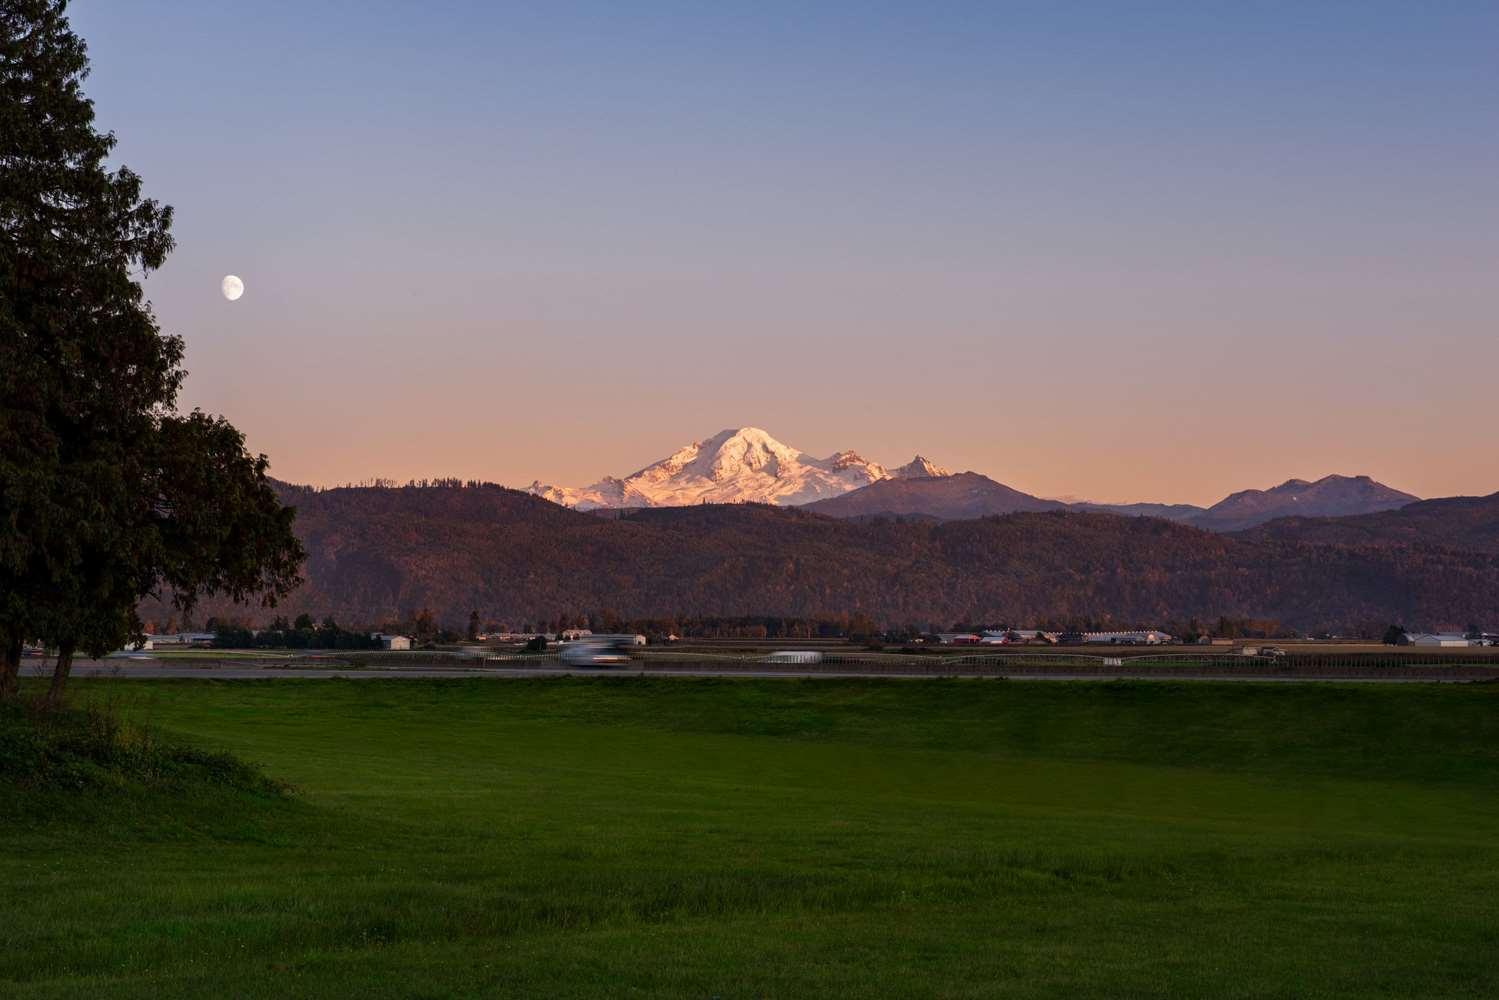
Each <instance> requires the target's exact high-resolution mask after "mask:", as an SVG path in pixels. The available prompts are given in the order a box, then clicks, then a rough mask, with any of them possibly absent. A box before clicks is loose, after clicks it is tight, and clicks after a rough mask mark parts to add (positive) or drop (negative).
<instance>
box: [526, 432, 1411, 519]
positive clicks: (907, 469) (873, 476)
mask: <svg viewBox="0 0 1499 1000" xmlns="http://www.w3.org/2000/svg"><path fill="white" fill-rule="evenodd" d="M528 492H530V493H532V494H533V495H535V496H539V497H543V498H545V499H547V500H551V501H553V502H554V503H558V504H561V505H563V506H566V507H573V508H576V509H578V510H596V509H601V508H639V507H679V506H684V505H687V504H697V503H746V502H752V503H769V504H775V505H778V506H798V505H805V506H806V507H807V509H809V510H813V511H816V512H817V513H819V514H826V515H827V516H829V517H840V518H849V517H871V516H876V515H887V516H898V517H906V518H926V519H934V520H963V519H967V518H974V517H984V516H989V515H995V514H1014V513H1021V512H1034V511H1047V510H1075V511H1083V512H1092V513H1109V514H1120V515H1124V516H1129V517H1155V518H1162V519H1164V520H1168V521H1175V522H1178V523H1181V524H1190V525H1193V526H1195V527H1199V528H1206V529H1208V530H1210V531H1240V530H1243V529H1245V528H1250V527H1253V526H1255V525H1257V524H1263V523H1265V522H1266V521H1270V520H1272V519H1274V518H1277V517H1284V516H1287V515H1298V516H1306V517H1344V516H1348V515H1354V514H1370V513H1377V512H1379V511H1385V510H1392V509H1396V508H1399V507H1402V506H1404V505H1405V504H1408V503H1413V502H1415V501H1417V500H1419V499H1420V498H1419V497H1416V496H1413V495H1411V494H1409V493H1403V492H1401V491H1400V490H1396V489H1393V488H1391V487H1389V486H1385V485H1383V484H1382V483H1377V482H1375V481H1374V480H1372V479H1370V478H1369V477H1368V476H1326V477H1324V478H1322V479H1319V480H1317V481H1316V482H1308V481H1306V480H1303V479H1291V480H1287V481H1286V482H1284V483H1282V484H1281V485H1279V486H1275V487H1272V488H1270V489H1267V490H1242V491H1240V492H1238V493H1234V494H1232V495H1231V496H1228V497H1225V498H1224V499H1223V500H1221V501H1219V502H1218V503H1216V504H1214V505H1213V506H1211V507H1206V508H1204V507H1197V506H1193V505H1191V504H1163V503H1132V504H1103V503H1091V502H1087V501H1078V502H1071V503H1068V502H1063V501H1060V500H1048V499H1043V498H1041V497H1036V496H1032V495H1031V494H1029V493H1025V492H1022V491H1020V490H1017V489H1015V488H1013V487H1010V486H1006V485H1004V484H1003V483H998V482H995V481H994V480H992V479H990V478H988V477H987V476H983V475H980V474H979V473H976V472H960V473H957V474H956V475H954V474H951V473H949V472H948V470H946V469H944V468H942V467H941V466H938V465H935V464H934V463H932V462H931V461H929V460H927V459H925V458H923V457H922V456H920V455H917V456H916V457H915V458H914V459H913V460H911V461H910V462H908V463H906V464H905V465H902V466H899V467H898V468H894V469H886V468H885V467H884V466H881V465H880V464H879V463H877V462H871V461H869V460H867V459H864V458H862V457H861V456H859V455H858V454H856V453H855V452H852V451H841V452H838V453H836V454H834V455H831V456H829V457H827V458H821V459H819V458H813V457H811V456H808V455H807V454H806V453H805V452H802V451H800V450H798V449H796V448H793V447H791V446H789V445H786V444H783V443H781V442H780V441H777V440H776V439H775V438H773V437H771V436H770V435H769V434H768V433H766V432H765V431H763V430H760V429H759V428H757V427H741V428H739V429H737V430H733V429H731V430H725V431H720V432H719V433H718V434H715V435H713V436H712V437H710V438H707V439H705V440H703V441H698V442H694V443H693V444H690V445H687V446H686V447H684V448H681V449H679V450H678V451H677V452H675V453H674V454H672V455H671V456H670V457H668V458H664V459H662V460H661V461H659V462H655V463H653V464H651V465H648V466H646V467H645V468H644V469H641V470H640V471H638V472H635V473H633V474H631V475H629V476H626V477H624V478H623V479H616V478H613V477H607V476H606V477H605V478H603V479H601V480H599V481H598V482H596V483H594V484H593V485H592V486H586V487H579V488H569V487H558V486H547V485H543V484H542V483H540V482H536V483H532V484H531V486H530V488H529V490H528Z"/></svg>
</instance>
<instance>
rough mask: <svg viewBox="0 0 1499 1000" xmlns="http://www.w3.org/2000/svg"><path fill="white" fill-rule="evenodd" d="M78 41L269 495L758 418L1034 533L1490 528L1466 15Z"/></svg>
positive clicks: (489, 15) (604, 460)
mask: <svg viewBox="0 0 1499 1000" xmlns="http://www.w3.org/2000/svg"><path fill="white" fill-rule="evenodd" d="M70 11H71V16H72V20H73V24H74V27H75V28H76V29H77V30H78V31H79V33H80V34H82V35H83V36H84V37H85V39H86V40H87V41H88V43H89V49H90V54H91V57H92V60H93V74H92V76H91V77H90V79H89V81H88V84H87V90H88V93H89V94H90V96H91V97H92V98H93V99H94V100H95V102H96V106H97V113H98V118H99V125H100V126H101V127H102V128H105V129H109V130H113V131H114V132H115V133H117V135H118V138H119V146H118V148H117V151H116V153H117V160H118V162H120V163H124V164H128V165H129V166H130V167H132V168H133V169H135V170H136V171H137V172H139V173H141V174H142V175H143V176H144V178H145V183H146V188H147V192H148V194H149V195H151V196H152V197H155V198H158V199H159V200H161V201H163V202H166V203H168V204H171V205H173V206H174V208H175V210H176V224H175V229H174V231H175V234H176V237H177V243H178V246H177V250H176V252H175V254H174V255H173V256H172V257H171V258H170V259H169V260H168V262H167V264H166V266H165V267H164V268H163V269H161V270H160V271H158V272H155V273H153V274H152V275H151V276H150V277H149V278H148V279H147V281H146V286H145V287H146V292H147V295H148V297H149V298H150V299H151V301H152V303H153V306H154V308H155V310H156V313H157V315H158V317H159V319H160V321H161V323H162V326H163V328H164V329H166V330H168V331H170V332H173V333H178V334H181V335H182V336H183V337H184V338H185V340H186V343H187V365H186V367H187V369H188V371H189V373H190V375H189V378H188V380H187V383H186V387H185V390H184V394H183V398H182V402H183V403H184V404H185V405H187V406H200V407H202V408H204V409H206V410H209V411H211V412H217V413H223V414H225V415H226V416H228V417H229V418H230V419H231V420H232V421H234V423H235V424H236V425H237V426H238V427H240V429H241V430H243V431H244V432H245V434H246V436H247V439H248V443H249V445H250V447H251V448H252V449H253V450H255V451H258V452H264V453H266V454H267V455H268V456H269V457H270V459H271V472H272V474H273V475H275V476H277V477H278V478H282V479H286V480H290V481H293V482H304V483H317V484H325V485H331V484H337V483H344V482H351V481H359V480H364V479H368V478H371V477H377V476H378V477H385V478H393V479H398V480H404V479H407V478H411V477H418V478H420V477H432V476H457V477H461V478H465V479H484V480H491V481H496V482H501V483H505V484H507V485H519V486H524V485H526V484H528V483H530V482H531V481H532V480H536V479H539V480H541V481H542V482H546V483H555V484H565V485H582V484H586V483H591V482H593V481H594V480H596V479H598V478H599V477H601V476H603V475H605V474H610V475H626V474H628V473H630V472H633V471H635V470H636V469H638V468H640V467H642V466H644V465H646V464H649V463H650V462H653V461H655V460H657V459H659V458H662V457H665V456H666V455H668V454H670V453H671V452H672V451H674V450H676V449H677V448H678V447H680V446H681V445H684V444H686V443H688V442H690V441H693V440H697V439H701V438H706V437H708V436H710V435H712V434H714V433H716V432H717V431H719V430H722V429H724V428H728V427H737V426H742V425H753V426H758V427H762V428H764V429H765V430H767V431H769V432H770V433H771V434H773V435H775V436H776V437H777V438H779V439H780V440H782V441H784V442H786V443H788V444H790V445H793V446H795V447H797V448H800V449H802V450H804V451H806V452H809V453H811V454H813V455H816V456H825V455H828V454H831V453H833V452H835V451H839V450H843V449H853V450H855V451H858V452H859V453H860V454H862V455H864V456H865V457H866V458H870V459H873V460H876V461H880V462H883V463H885V464H887V465H894V464H898V463H901V462H905V461H907V460H909V459H910V457H911V456H912V455H913V454H914V453H916V452H920V453H921V454H923V455H926V456H928V457H929V458H931V459H934V460H935V461H937V462H939V463H941V464H943V465H946V466H949V467H951V468H954V469H973V470H976V471H979V472H982V473H984V474H986V475H989V476H992V477H994V478H995V479H998V480H1000V481H1002V482H1005V483H1007V484H1009V485H1011V486H1014V487H1016V488H1019V489H1023V490H1026V491H1028V492H1031V493H1036V494H1040V495H1047V496H1062V495H1066V496H1077V497H1085V498H1090V499H1095V500H1112V501H1120V500H1160V501H1172V502H1196V503H1210V502H1213V501H1215V500H1217V499H1219V498H1221V497H1222V496H1223V495H1225V494H1226V493H1228V492H1230V491H1233V490H1238V489H1244V488H1248V487H1268V486H1271V485H1273V484H1275V483H1279V482H1281V481H1283V480H1285V479H1287V478H1290V477H1293V476H1295V477H1301V478H1307V479H1312V478H1317V477H1320V476H1322V475H1326V474H1328V473H1341V474H1347V475H1354V474H1368V475H1372V476H1374V477H1375V478H1376V479H1379V480H1381V481H1383V482H1386V483H1389V484H1390V485H1392V486H1396V487H1398V488H1401V489H1404V490H1407V491H1410V492H1413V493H1416V494H1419V495H1421V496H1445V495H1453V494H1485V493H1490V492H1493V491H1495V490H1499V447H1495V444H1494V432H1495V428H1496V426H1499V420H1496V412H1495V411H1496V407H1495V405H1494V400H1495V399H1496V398H1499V328H1496V327H1499V102H1496V101H1495V100H1494V95H1495V94H1496V93H1499V59H1495V58H1494V53H1495V51H1496V48H1499V5H1496V4H1494V3H1493V2H1492V0H1483V2H1466V0H1444V2H1443V3H1439V4H1438V3H1429V2H1409V3H1391V2H1381V0H1357V2H1352V0H1350V2H1310V0H1301V2H1294V3H1279V2H1269V0H1265V2H1257V3H1243V2H1234V3H1226V2H1225V3H1217V2H1204V0H1195V2H1181V3H1165V2H1158V3H1150V2H1123V0H1119V2H1113V3H1088V2H1070V3H1066V4H1058V3H1055V2H1051V0H1046V2H1034V3H1006V2H999V0H990V2H984V3H943V2H940V0H936V2H923V3H911V2H907V3H883V2H878V0H867V2H861V3H848V2H841V0H827V2H821V3H817V4H807V3H780V2H775V0H758V2H754V3H727V2H726V3H713V4H703V3H686V2H683V3H656V2H646V0H642V2H639V3H632V4H620V3H615V2H600V3H570V2H565V0H549V2H547V3H534V2H533V3H514V4H512V3H502V2H492V3H491V2H477V0H474V2H469V0H463V2H459V0H452V2H441V0H433V2H431V3H422V4H412V3H407V2H400V3H393V2H392V3H387V2H378V0H359V2H338V0H296V2H284V0H267V2H261V3H256V4H253V5H247V4H244V3H234V4H231V3H227V2H223V3H221V2H216V0H194V2H193V3H191V4H184V3H181V2H179V0H170V2H167V0H129V2H124V0H75V2H74V3H73V5H72V6H71V8H70ZM229 273H233V274H237V275H239V276H240V277H241V278H243V279H244V282H245V286H246V292H245V294H244V297H243V298H241V299H240V300H239V301H237V302H233V303H230V302H227V301H225V300H224V298H223V297H222V296H221V295H220V293H219V282H220V279H221V278H222V277H223V276H224V275H225V274H229Z"/></svg>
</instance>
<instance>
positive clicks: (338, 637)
mask: <svg viewBox="0 0 1499 1000" xmlns="http://www.w3.org/2000/svg"><path fill="white" fill-rule="evenodd" d="M208 631H210V632H212V633H213V644H214V646H215V647H216V648H218V649H379V648H380V640H379V639H377V638H374V637H373V636H372V635H371V634H370V633H369V632H365V631H355V630H351V629H345V628H342V627H340V626H339V624H338V623H337V622H335V621H334V620H333V618H332V617H331V616H330V617H327V618H324V619H323V621H322V623H321V624H317V625H315V624H313V621H312V616H311V615H306V614H303V615H298V616H297V618H296V621H294V622H292V623H290V624H288V623H287V621H286V619H285V618H277V619H276V620H275V621H273V622H272V623H271V627H270V628H267V629H259V630H256V629H251V628H249V627H248V626H245V625H241V624H238V623H233V622H223V621H220V620H218V619H216V618H210V619H209V620H208Z"/></svg>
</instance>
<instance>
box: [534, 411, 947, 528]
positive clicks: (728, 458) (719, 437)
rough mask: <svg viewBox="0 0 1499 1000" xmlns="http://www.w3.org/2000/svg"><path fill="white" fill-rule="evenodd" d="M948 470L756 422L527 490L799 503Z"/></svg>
mask: <svg viewBox="0 0 1499 1000" xmlns="http://www.w3.org/2000/svg"><path fill="white" fill-rule="evenodd" d="M945 475H947V470H946V469H942V468H940V467H938V466H936V465H933V464H932V463H931V462H929V461H927V460H926V459H924V458H922V457H921V456H920V455H917V456H916V457H915V458H914V459H912V460H911V461H910V462H908V463H907V464H905V465H903V466H901V467H900V468H897V469H893V470H887V469H886V468H885V467H884V466H882V465H880V464H879V463H878V462H871V461H868V460H866V459H864V458H862V457H861V456H859V455H858V454H856V453H855V452H852V451H840V452H837V453H835V454H833V455H829V456H828V457H827V458H813V457H812V456H810V455H808V454H806V453H805V452H803V451H801V450H799V449H797V448H793V447H791V446H790V445H786V444H782V443H781V442H780V441H777V440H776V439H775V438H773V437H771V436H770V435H769V434H767V433H766V432H765V431H762V430H761V429H760V428H758V427H740V428H738V429H737V430H734V429H730V430H725V431H720V432H718V433H717V434H715V435H713V436H712V437H710V438H707V439H705V440H702V441H694V442H693V443H692V444H689V445H686V446H685V447H682V448H680V449H678V450H677V451H675V452H673V453H672V454H671V455H670V456H668V457H666V458H663V459H661V460H660V461H659V462H654V463H652V464H650V465H648V466H646V467H645V468H643V469H641V470H640V471H638V472H634V473H631V474H630V475H628V476H625V477H624V478H623V479H617V478H615V477H613V476H605V477H604V478H603V479H600V480H599V481H598V482H596V483H594V484H593V485H592V486H583V487H566V486H547V485H544V484H542V483H541V482H534V483H532V484H531V485H530V487H529V488H528V489H527V492H529V493H531V494H533V495H535V496H539V497H543V498H545V499H547V500H551V501H553V502H554V503H558V504H561V505H563V506H564V507H574V508H577V509H578V510H593V509H597V508H600V507H682V506H686V505H688V504H696V503H747V502H749V503H772V504H778V505H783V506H795V505H797V504H804V503H810V502H812V501H815V500H820V499H822V498H824V497H834V496H840V495H841V494H844V493H847V492H849V491H850V490H855V489H858V488H859V487H861V486H867V485H868V484H870V483H873V482H879V481H882V480H888V479H892V478H894V479H900V478H907V477H911V476H945Z"/></svg>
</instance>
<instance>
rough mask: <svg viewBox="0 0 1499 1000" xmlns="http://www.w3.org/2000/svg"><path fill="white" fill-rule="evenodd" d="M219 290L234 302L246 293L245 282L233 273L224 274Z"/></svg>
mask: <svg viewBox="0 0 1499 1000" xmlns="http://www.w3.org/2000/svg"><path fill="white" fill-rule="evenodd" d="M219 290H220V291H222V292H223V293H224V298H226V299H228V300H229V301H230V302H233V301H234V300H235V299H237V298H239V297H240V296H241V295H243V294H245V283H244V282H243V281H240V280H239V278H237V277H235V276H234V275H232V274H226V275H224V280H223V281H222V282H221V283H220V284H219Z"/></svg>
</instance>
